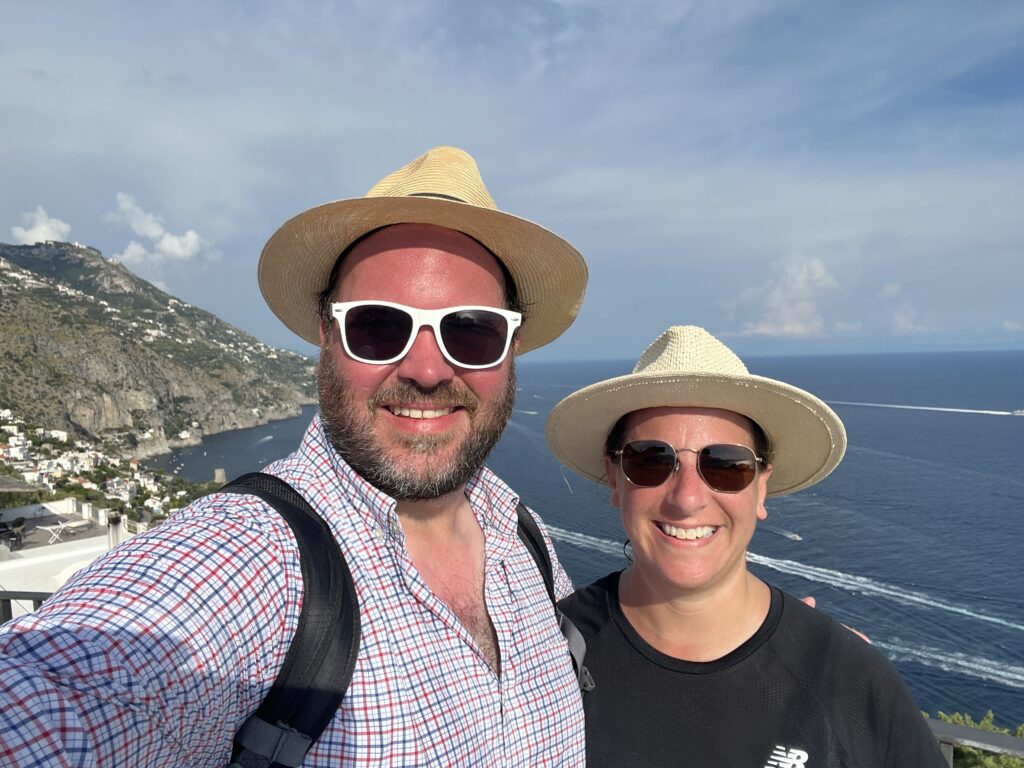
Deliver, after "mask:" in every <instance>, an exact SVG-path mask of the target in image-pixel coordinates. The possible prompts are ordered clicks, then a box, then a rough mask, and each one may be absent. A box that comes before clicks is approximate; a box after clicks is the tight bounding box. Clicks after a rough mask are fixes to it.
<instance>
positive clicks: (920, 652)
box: [874, 642, 1024, 689]
mask: <svg viewBox="0 0 1024 768" xmlns="http://www.w3.org/2000/svg"><path fill="white" fill-rule="evenodd" d="M874 645H876V646H877V647H879V648H881V649H882V650H884V651H885V652H886V654H887V655H888V656H889V658H890V659H893V660H894V661H915V662H918V663H919V664H924V665H926V666H929V667H934V668H936V669H941V670H942V671H943V672H954V673H958V674H961V675H969V676H971V677H976V678H979V679H981V680H988V681H989V682H993V683H998V684H1000V685H1005V686H1007V687H1008V688H1021V689H1024V667H1018V666H1014V665H1013V664H1007V663H1006V662H1005V661H993V660H992V659H983V658H980V657H978V656H969V655H967V654H966V653H948V652H946V651H943V650H941V649H939V648H928V647H926V646H921V647H913V646H908V645H902V644H901V643H899V642H895V643H883V642H874Z"/></svg>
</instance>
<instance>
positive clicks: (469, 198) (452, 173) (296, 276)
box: [259, 147, 587, 353]
mask: <svg viewBox="0 0 1024 768" xmlns="http://www.w3.org/2000/svg"><path fill="white" fill-rule="evenodd" d="M390 224H435V225H437V226H440V227H446V228H448V229H453V230H456V231H458V232H462V233H464V234H466V235H469V236H470V237H472V238H473V239H474V240H477V241H478V242H480V243H481V244H482V245H484V246H485V247H486V248H487V249H489V250H490V251H491V253H493V254H494V255H495V256H497V257H498V259H499V260H500V261H501V262H502V263H503V264H504V265H505V267H506V268H507V269H508V271H509V273H510V274H511V275H512V279H513V280H514V281H515V284H516V288H517V290H518V292H519V297H520V299H521V300H522V303H523V305H524V307H525V312H524V315H525V317H524V319H523V325H522V328H521V330H520V336H519V352H520V353H522V352H528V351H529V350H531V349H536V348H537V347H540V346H543V345H544V344H547V343H548V342H550V341H553V340H554V339H556V338H557V337H558V336H559V335H560V334H561V333H562V332H563V331H564V330H565V329H566V328H568V327H569V326H570V325H571V324H572V322H573V320H574V319H575V318H576V314H577V312H579V309H580V304H581V303H582V301H583V292H584V290H585V289H586V286H587V265H586V263H585V262H584V261H583V257H582V256H581V255H580V254H579V252H578V251H577V250H576V249H575V248H573V247H572V246H571V245H570V244H569V243H567V242H566V241H565V240H563V239H562V238H560V237H558V236H557V235H555V234H553V233H552V232H549V231H548V230H546V229H544V228H543V227H541V226H539V225H537V224H534V223H533V222H530V221H527V220H525V219H520V218H518V217H516V216H512V215H510V214H508V213H504V212H502V211H499V210H498V208H497V206H496V205H495V203H494V200H492V199H491V196H490V194H489V193H488V191H487V187H485V186H484V182H483V179H481V178H480V172H479V170H478V169H477V166H476V162H475V161H474V160H473V158H472V157H470V156H469V155H468V154H467V153H465V152H463V151H462V150H461V149H455V148H454V147H437V148H435V149H432V150H430V151H429V152H427V153H426V154H424V155H422V156H420V157H418V158H416V159H415V160H413V161H412V162H411V163H409V164H408V165H406V166H404V167H402V168H399V169H398V170H397V171H395V172H394V173H392V174H390V175H389V176H387V177H385V178H384V179H382V180H381V181H380V182H378V183H377V184H376V185H375V186H374V187H373V189H371V190H370V191H369V192H367V193H366V197H360V198H355V199H350V200H336V201H335V202H333V203H326V204H324V205H320V206H317V207H316V208H311V209H309V210H308V211H305V212H304V213H300V214H299V215H298V216H295V217H294V218H292V219H290V220H289V221H286V222H285V223H284V224H283V225H282V226H281V228H280V229H278V230H277V232H275V233H274V234H273V235H272V236H271V238H270V240H268V241H267V244H266V245H265V246H264V247H263V253H262V255H261V256H260V263H259V282H260V290H261V291H262V292H263V297H264V299H265V300H266V302H267V304H268V305H270V308H271V309H272V310H273V311H274V314H275V315H277V316H278V317H279V318H280V319H281V321H282V322H283V323H284V324H285V325H286V326H288V328H290V329H291V330H292V331H294V332H295V333H297V334H298V335H299V336H301V337H302V338H304V339H305V340H306V341H309V342H311V343H312V344H316V345H319V343H320V336H319V322H320V321H319V317H318V316H317V296H318V294H319V293H320V292H321V291H322V290H324V289H325V288H326V287H327V280H328V278H329V276H330V273H331V269H332V268H333V266H334V262H335V261H336V260H337V258H338V256H340V255H341V253H342V252H343V251H344V250H345V249H346V248H348V246H349V245H351V244H352V243H353V242H355V241H356V240H358V239H359V238H360V237H362V236H363V235H365V234H367V233H369V232H372V231H373V230H375V229H379V228H381V227H386V226H388V225H390ZM396 279H400V276H397V275H396Z"/></svg>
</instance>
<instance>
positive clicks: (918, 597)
mask: <svg viewBox="0 0 1024 768" xmlns="http://www.w3.org/2000/svg"><path fill="white" fill-rule="evenodd" d="M548 533H549V534H550V535H551V538H552V539H554V540H555V541H564V542H565V543H566V544H573V545H575V546H577V547H583V548H585V549H592V550H595V551H597V552H603V553H605V554H611V555H619V554H621V553H622V544H620V543H616V542H614V541H610V540H609V539H600V538H597V537H595V536H588V535H587V534H585V533H578V532H576V531H567V530H565V529H563V528H556V527H554V526H548ZM747 560H748V561H749V562H751V563H753V564H755V565H759V566H762V567H764V568H771V569H772V570H775V571H779V572H780V573H787V574H790V575H792V576H800V577H801V578H805V579H807V580H809V581H813V582H816V583H819V584H826V585H828V586H830V587H836V588H837V589H841V590H844V591H846V592H854V593H857V594H861V595H869V596H872V597H884V598H887V599H889V600H893V601H895V602H897V603H900V604H903V605H908V604H909V605H920V606H923V607H927V608H932V609H934V610H937V611H945V612H947V613H955V614H957V615H960V616H966V617H967V618H970V619H974V620H975V621H983V622H987V623H989V624H996V625H998V626H1000V627H1005V628H1007V629H1013V630H1016V631H1018V632H1024V624H1021V623H1018V622H1014V621H1009V620H1007V619H1003V618H1000V617H998V616H990V615H988V614H985V613H978V612H977V611H974V610H971V609H970V608H967V607H965V606H962V605H956V604H955V603H950V602H949V601H948V600H943V599H939V598H936V597H933V596H931V595H928V594H926V593H924V592H917V591H914V590H911V589H905V588H903V587H898V586H894V585H892V584H886V583H884V582H880V581H875V580H874V579H870V578H868V577H866V576H855V575H853V574H851V573H843V572H842V571H834V570H831V569H829V568H821V567H819V566H816V565H806V564H804V563H798V562H796V561H794V560H782V559H777V558H773V557H765V556H764V555H758V554H756V553H754V552H748V553H747Z"/></svg>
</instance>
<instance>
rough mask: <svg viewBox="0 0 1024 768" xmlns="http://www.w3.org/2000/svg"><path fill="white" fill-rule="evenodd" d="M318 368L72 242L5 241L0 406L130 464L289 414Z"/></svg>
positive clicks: (310, 398)
mask: <svg viewBox="0 0 1024 768" xmlns="http://www.w3.org/2000/svg"><path fill="white" fill-rule="evenodd" d="M312 366H313V361H312V360H310V359H308V358H306V357H303V356H301V355H298V354H295V353H294V352H288V351H285V350H279V349H274V348H272V347H268V346H267V345H265V344H263V343H261V342H259V341H258V340H257V339H255V338H254V337H252V336H250V335H248V334H246V333H244V332H243V331H241V330H239V329H237V328H235V327H233V326H231V325H229V324H228V323H225V322H223V321H222V320H219V319H218V318H217V317H215V316H214V315H212V314H210V313H209V312H205V311H203V310H201V309H198V308H196V307H193V306H191V305H189V304H186V303H184V302H182V301H179V300H178V299H175V298H174V297H173V296H170V295H168V294H166V293H164V292H163V291H161V290H159V289H158V288H156V287H155V286H153V285H151V284H150V283H148V282H146V281H145V280H142V279H141V278H139V277H137V276H136V275H134V274H133V273H132V272H130V271H129V270H127V269H125V268H124V267H123V266H122V265H120V264H118V263H116V262H115V261H113V260H108V259H104V258H103V256H102V255H101V254H100V253H99V251H97V250H95V249H93V248H88V247H84V246H80V245H77V244H70V243H52V242H51V243H45V244H42V243H40V244H36V245H31V246H15V245H4V244H0V408H3V407H7V408H11V409H12V410H14V411H16V412H17V413H19V414H21V415H22V417H23V418H25V419H26V420H27V421H30V422H32V423H34V424H36V425H39V426H47V427H52V428H66V429H69V430H71V431H73V432H75V433H77V434H80V435H83V436H88V437H90V438H93V439H97V440H101V441H103V442H105V443H106V444H107V445H108V447H110V448H111V449H112V450H116V451H119V452H121V453H123V454H131V455H133V456H144V455H152V454H155V453H161V452H163V451H166V450H168V449H169V448H171V447H175V446H178V445H183V444H187V443H194V442H196V441H198V440H199V438H201V437H202V435H204V434H210V433H214V432H222V431H225V430H229V429H240V428H244V427H251V426H255V425H257V424H262V423H264V422H267V421H270V420H273V419H278V418H285V417H287V416H294V415H297V414H298V413H299V412H300V409H301V406H302V405H303V404H306V403H311V402H314V401H315V388H314V385H313V372H312Z"/></svg>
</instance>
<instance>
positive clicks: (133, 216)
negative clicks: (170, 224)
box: [111, 192, 164, 240]
mask: <svg viewBox="0 0 1024 768" xmlns="http://www.w3.org/2000/svg"><path fill="white" fill-rule="evenodd" d="M111 218H113V219H114V220H115V221H120V222H122V223H124V224H127V225H128V226H129V227H131V228H132V231H133V232H134V233H135V234H136V235H138V236H139V237H145V238H147V239H149V240H159V239H160V237H162V236H163V234H164V227H163V225H162V224H161V223H160V218H159V217H158V216H155V215H154V214H152V213H146V212H145V211H144V210H142V208H140V207H139V206H138V205H137V204H136V202H135V198H134V197H132V196H131V195H126V194H124V193H123V192H118V193H117V213H114V214H111Z"/></svg>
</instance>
